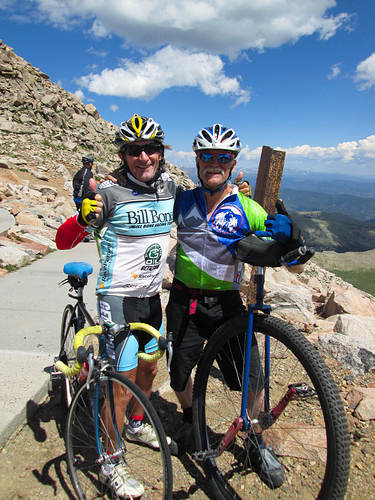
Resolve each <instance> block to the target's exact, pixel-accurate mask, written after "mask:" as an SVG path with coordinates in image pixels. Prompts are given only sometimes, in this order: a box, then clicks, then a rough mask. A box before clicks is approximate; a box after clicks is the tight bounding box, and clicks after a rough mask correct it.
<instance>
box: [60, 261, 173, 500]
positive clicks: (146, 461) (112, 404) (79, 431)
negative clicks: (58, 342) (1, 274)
mask: <svg viewBox="0 0 375 500" xmlns="http://www.w3.org/2000/svg"><path fill="white" fill-rule="evenodd" d="M64 272H65V273H66V274H67V275H68V278H67V282H69V283H70V284H71V286H72V287H73V288H74V289H75V290H76V291H77V292H78V293H77V295H76V296H74V298H76V300H77V302H76V304H75V305H74V306H71V305H70V306H69V305H68V306H67V307H66V308H65V311H64V314H63V325H62V346H61V349H60V355H61V358H60V359H57V360H56V362H55V369H56V372H55V375H54V377H55V378H56V377H57V376H59V375H60V376H62V377H64V381H65V378H67V379H69V378H73V380H74V383H72V382H69V383H67V384H65V389H66V394H67V396H68V397H71V398H72V399H71V403H70V405H69V411H68V417H67V424H66V455H67V464H68V470H69V475H70V478H71V481H72V484H73V487H74V490H75V493H76V495H77V497H78V498H79V500H83V499H85V500H93V499H97V498H111V499H115V498H123V496H121V497H119V496H117V495H116V493H115V491H114V490H112V489H111V488H107V487H106V486H105V485H104V484H103V482H102V481H101V480H100V475H101V471H102V470H103V467H104V468H105V467H107V466H108V467H110V466H111V463H112V462H113V460H114V459H116V460H121V461H122V463H123V464H124V467H125V468H126V471H127V472H126V474H129V476H130V477H131V478H133V479H135V480H136V481H138V483H139V484H141V488H142V490H141V492H140V494H137V495H135V494H134V493H133V494H132V493H131V492H129V494H127V495H126V498H138V497H139V496H142V498H144V499H158V500H159V499H164V500H167V499H170V498H172V464H171V457H170V452H169V446H168V444H167V439H166V436H165V432H164V429H163V426H162V424H161V422H160V419H159V417H158V415H157V412H156V410H155V409H154V407H153V406H152V404H151V403H150V401H149V400H148V398H147V397H146V396H145V395H144V394H143V392H142V391H141V390H140V389H139V388H138V387H137V385H135V384H134V383H133V382H132V381H130V380H129V379H128V378H126V377H124V376H123V375H121V374H119V373H116V372H114V371H113V370H112V368H111V366H110V365H109V363H108V358H107V354H106V339H107V337H108V336H112V337H115V336H116V335H117V334H118V333H119V332H121V331H123V329H126V330H128V331H134V330H138V331H139V330H142V331H145V332H147V333H149V334H150V335H152V336H153V337H155V338H156V339H157V340H158V350H157V351H156V352H155V353H152V354H146V353H141V352H140V353H138V356H139V357H141V358H142V359H145V360H147V361H156V360H157V359H159V358H160V357H161V356H162V355H163V353H164V351H165V350H166V349H169V354H170V355H171V354H172V353H171V341H168V340H167V339H165V338H164V337H162V336H161V335H160V333H159V332H158V331H157V330H156V329H155V328H153V327H152V326H150V325H147V324H144V323H131V324H127V325H116V324H113V323H105V324H103V325H95V324H94V320H93V319H92V317H91V316H90V314H89V313H88V311H87V309H86V307H85V304H84V302H83V288H84V286H85V284H86V283H87V278H88V275H89V274H91V272H92V267H91V266H90V265H89V264H87V263H84V262H78V263H77V262H76V263H69V264H67V265H65V267H64ZM69 295H70V296H71V297H72V294H69ZM84 321H87V322H88V324H89V325H90V326H87V327H85V328H83V329H82V328H81V329H79V330H78V331H77V332H75V331H76V330H77V329H78V328H79V327H80V326H82V325H83V323H84ZM73 333H74V335H73ZM87 340H88V342H86V341H87ZM72 345H73V352H74V354H73V355H72V348H71V346H72ZM85 362H87V377H86V378H85V380H83V381H82V382H81V383H79V381H78V379H79V378H80V379H82V378H83V377H84V376H85V375H86V373H84V374H83V373H82V368H83V367H84V363H85ZM77 377H78V378H77ZM119 394H121V395H123V396H124V397H125V396H131V399H130V402H129V404H128V406H127V408H126V411H125V420H124V414H123V412H122V413H121V412H119V410H118V406H119V405H118V404H116V401H117V402H118V401H119V398H117V399H116V398H115V395H117V396H118V395H119ZM135 405H138V409H139V408H140V407H141V408H142V410H143V411H144V419H143V422H144V423H146V424H147V425H149V426H151V427H152V429H153V431H154V433H155V435H156V437H157V444H156V445H154V448H150V447H147V446H145V445H141V444H140V443H139V442H134V441H130V440H129V439H131V438H129V434H126V433H125V428H126V425H127V424H128V419H129V415H131V414H132V411H133V409H134V407H135ZM137 414H139V412H138V413H137ZM123 427H124V431H123V432H121V429H122V428H123ZM108 450H113V452H112V453H109V452H108Z"/></svg>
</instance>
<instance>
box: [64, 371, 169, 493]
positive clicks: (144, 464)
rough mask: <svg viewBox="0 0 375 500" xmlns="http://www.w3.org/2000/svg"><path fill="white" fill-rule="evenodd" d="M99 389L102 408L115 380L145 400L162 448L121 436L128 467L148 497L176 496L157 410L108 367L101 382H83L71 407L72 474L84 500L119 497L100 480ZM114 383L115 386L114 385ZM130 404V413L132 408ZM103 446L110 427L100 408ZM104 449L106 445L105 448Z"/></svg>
mask: <svg viewBox="0 0 375 500" xmlns="http://www.w3.org/2000/svg"><path fill="white" fill-rule="evenodd" d="M95 384H97V388H98V390H99V395H98V398H99V401H100V408H102V407H103V404H104V402H105V401H106V400H107V397H108V394H110V391H113V384H120V386H121V387H123V388H124V389H126V390H127V391H130V393H131V395H132V401H133V402H137V403H139V404H141V406H142V407H143V409H144V412H145V416H144V421H145V420H147V422H148V423H149V424H150V425H151V426H152V427H153V429H154V432H155V434H156V436H157V439H158V441H159V450H155V449H151V448H148V447H146V446H143V445H140V444H137V443H133V442H129V441H126V440H125V438H124V437H123V436H121V447H122V450H123V451H124V459H125V462H126V467H127V470H128V471H129V472H130V475H131V477H132V478H134V479H136V480H138V481H139V482H140V483H141V484H142V485H143V487H144V490H145V491H144V494H143V496H142V498H144V499H158V500H162V499H164V500H168V499H171V498H172V463H171V456H170V452H169V446H168V444H167V440H166V436H165V433H164V429H163V426H162V424H161V422H160V419H159V417H158V415H157V413H156V410H155V409H154V407H153V406H152V404H151V403H150V401H149V400H148V398H147V397H146V396H145V395H144V394H143V392H142V391H141V390H140V389H139V388H138V386H136V385H135V384H134V383H133V382H131V381H130V380H129V379H127V378H126V377H124V376H122V375H121V374H118V373H116V372H111V371H105V372H102V373H101V374H100V379H99V380H98V382H94V378H92V379H91V380H90V384H89V389H88V390H87V387H86V383H83V384H82V385H81V386H80V387H79V389H78V391H77V393H76V394H75V396H74V399H73V401H72V404H71V406H70V409H69V413H68V418H67V428H66V451H67V463H68V470H69V475H70V478H71V481H72V484H73V487H74V490H75V492H76V494H77V496H78V498H79V499H80V500H83V499H85V500H93V499H94V498H95V499H96V498H111V499H115V498H116V499H117V498H120V497H118V496H117V495H116V494H115V493H114V491H112V490H111V489H110V488H108V487H106V486H104V485H103V484H102V483H101V482H100V480H99V472H100V467H101V466H100V465H99V464H98V458H99V455H98V448H97V443H96V440H95V432H94V409H93V398H94V386H95ZM111 387H112V389H111ZM130 406H131V404H129V405H128V409H127V413H126V415H125V421H126V420H127V415H128V414H129V412H130ZM98 418H99V425H100V435H101V437H100V441H101V443H100V446H101V447H103V446H104V437H105V436H108V431H107V428H106V426H105V425H104V422H103V419H102V418H101V414H100V410H99V416H98ZM102 451H104V449H103V450H102Z"/></svg>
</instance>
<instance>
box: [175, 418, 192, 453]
mask: <svg viewBox="0 0 375 500" xmlns="http://www.w3.org/2000/svg"><path fill="white" fill-rule="evenodd" d="M192 442H194V429H193V424H192V423H191V422H182V423H181V425H180V428H179V429H178V431H177V432H176V434H175V435H174V436H173V437H172V442H171V444H170V445H169V449H170V451H171V454H172V455H175V456H177V457H179V456H181V455H183V454H184V453H186V452H187V450H188V448H189V446H190V444H191V443H192Z"/></svg>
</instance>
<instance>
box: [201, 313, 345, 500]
mask: <svg viewBox="0 0 375 500" xmlns="http://www.w3.org/2000/svg"><path fill="white" fill-rule="evenodd" d="M247 322H248V320H247V317H246V316H243V317H238V318H235V319H234V320H232V321H231V322H230V324H228V323H227V324H225V325H223V327H221V328H220V329H219V330H218V331H217V332H215V334H214V335H213V336H212V338H211V339H210V340H209V342H208V344H207V346H206V348H205V350H204V353H203V355H202V358H201V360H200V363H199V366H198V369H197V374H196V378H195V383H194V427H195V429H194V430H195V434H196V442H197V446H198V449H200V450H215V449H217V447H218V445H219V443H220V441H221V439H222V437H223V436H224V434H225V433H226V432H227V431H228V429H229V427H230V425H231V423H232V422H233V421H234V420H235V419H236V418H237V417H239V416H240V407H241V391H236V390H231V389H230V388H229V387H228V383H227V382H226V381H225V379H224V375H223V372H222V371H221V370H220V368H219V365H218V362H217V360H220V362H221V363H223V360H224V358H225V360H226V363H229V365H230V366H232V368H235V369H234V371H233V372H232V373H237V376H238V381H239V383H240V384H241V378H242V365H243V363H242V360H241V358H242V355H243V336H244V332H245V331H247ZM254 332H256V337H257V342H258V346H259V352H260V358H261V363H262V366H263V367H264V366H265V364H264V352H265V349H264V346H265V339H266V335H268V336H269V338H270V357H269V358H270V376H269V377H268V378H269V380H266V377H265V382H266V383H268V382H269V387H270V389H269V390H270V396H269V399H270V409H271V410H272V409H273V408H274V407H275V406H276V405H277V404H278V403H279V402H280V401H281V400H282V398H283V397H284V396H285V395H286V394H287V393H288V387H289V386H290V384H299V383H303V384H305V386H304V387H309V388H310V391H308V394H309V395H307V396H305V397H300V398H299V399H292V401H291V402H289V404H288V405H287V406H286V408H285V409H284V411H283V412H282V413H281V415H280V416H279V417H278V419H277V420H276V421H274V423H273V424H272V425H270V426H269V428H266V427H267V425H266V424H265V423H264V424H263V433H262V435H263V438H264V441H265V443H266V446H267V447H269V446H272V448H273V450H274V452H275V453H276V455H277V456H278V460H279V462H280V463H281V465H282V467H283V471H284V475H285V482H284V484H283V485H282V486H281V487H280V488H278V489H272V488H270V487H269V486H267V485H266V484H265V483H264V482H263V481H262V480H261V479H260V477H259V476H258V474H257V473H256V472H254V469H255V467H254V468H253V469H252V464H251V462H250V460H249V450H250V449H251V444H252V443H253V442H254V438H253V432H254V431H258V432H259V426H257V424H254V426H253V425H250V429H249V431H245V432H239V433H238V434H237V435H236V437H235V438H234V440H233V441H232V442H231V443H230V445H229V446H228V448H227V449H226V450H225V451H224V453H223V454H222V455H221V456H219V457H217V458H210V459H206V460H204V461H203V466H204V470H205V473H206V476H207V478H208V479H209V481H210V484H211V487H212V489H213V492H214V497H215V498H226V499H232V498H236V499H250V498H281V499H286V500H287V499H294V498H298V499H303V500H307V499H317V498H318V499H320V500H323V499H324V500H332V499H336V500H339V499H343V498H344V496H345V492H346V487H347V481H348V474H349V465H350V463H349V462H350V457H349V434H348V427H347V422H346V417H345V412H344V408H343V405H342V402H341V399H340V396H339V393H338V390H337V387H336V385H335V383H334V380H333V378H332V376H331V374H330V372H329V370H328V368H327V367H326V365H325V364H324V362H323V360H322V359H321V357H320V356H319V354H318V353H317V351H316V349H315V348H314V347H313V346H312V345H311V344H310V343H309V342H308V341H307V340H306V338H305V337H303V335H302V334H301V333H300V332H298V331H297V330H296V329H294V328H293V327H292V326H291V325H288V324H287V323H285V322H283V321H281V320H279V319H277V318H273V317H270V316H265V315H254ZM235 346H236V347H235ZM223 348H225V349H224V350H223ZM234 353H235V356H234ZM221 366H222V367H223V365H222V364H221ZM227 379H228V376H227ZM230 385H231V386H232V388H233V380H232V381H231V382H230ZM248 410H249V411H251V410H252V408H251V405H248ZM262 415H263V417H264V418H263V422H266V421H267V418H266V417H267V414H266V413H265V412H263V413H262ZM248 416H250V415H249V414H248Z"/></svg>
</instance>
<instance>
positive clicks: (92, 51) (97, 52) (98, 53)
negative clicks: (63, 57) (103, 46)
mask: <svg viewBox="0 0 375 500" xmlns="http://www.w3.org/2000/svg"><path fill="white" fill-rule="evenodd" d="M87 52H88V53H89V54H93V55H94V56H98V57H101V58H104V57H106V56H107V54H108V52H107V51H105V50H96V49H94V47H90V48H89V49H87Z"/></svg>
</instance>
